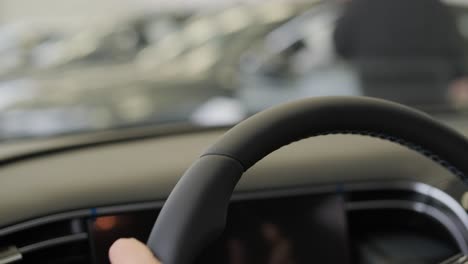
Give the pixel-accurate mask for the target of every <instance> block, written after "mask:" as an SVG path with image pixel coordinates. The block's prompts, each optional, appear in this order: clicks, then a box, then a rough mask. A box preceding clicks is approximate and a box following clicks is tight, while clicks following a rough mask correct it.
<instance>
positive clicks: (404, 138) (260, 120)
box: [147, 97, 468, 264]
mask: <svg viewBox="0 0 468 264" xmlns="http://www.w3.org/2000/svg"><path fill="white" fill-rule="evenodd" d="M342 133H350V134H359V135H365V136H371V137H378V138H382V139H386V140H389V141H392V142H395V143H398V144H401V145H404V146H406V147H408V148H410V149H413V150H415V151H417V152H419V153H421V154H422V155H424V156H426V157H428V158H430V159H432V160H433V161H435V162H437V163H439V164H440V165H442V166H444V167H445V168H446V169H448V170H450V171H451V172H452V173H453V174H455V175H456V176H458V177H460V178H461V179H462V180H463V181H464V182H465V183H468V177H467V175H468V141H467V140H466V139H465V138H464V137H463V136H462V135H460V134H458V133H457V132H455V131H453V130H452V129H450V128H448V127H446V126H444V125H442V124H441V123H439V122H438V121H436V120H434V119H432V118H431V117H429V116H428V115H426V114H424V113H421V112H419V111H416V110H413V109H411V108H409V107H405V106H402V105H399V104H396V103H391V102H387V101H384V100H378V99H371V98H363V97H325V98H312V99H304V100H300V101H296V102H292V103H287V104H284V105H280V106H277V107H273V108H271V109H268V110H266V111H263V112H261V113H258V114H256V115H254V116H252V117H250V118H248V119H246V120H245V121H243V122H241V123H240V124H238V125H236V126H235V127H233V128H232V129H231V130H229V131H228V132H226V134H224V136H222V137H221V138H220V139H219V140H218V141H217V142H216V143H215V144H214V145H212V146H211V147H210V148H208V149H207V150H206V151H205V152H204V153H203V154H202V155H201V156H200V158H199V159H198V160H197V161H195V162H194V163H193V164H192V166H190V168H189V169H188V170H187V171H186V172H185V174H184V175H183V177H182V178H181V179H180V180H179V182H178V183H177V185H176V186H175V188H174V189H173V191H172V192H171V194H170V195H169V198H168V199H167V201H166V203H165V204H164V207H163V208H162V211H161V213H160V215H159V217H158V219H157V221H156V223H155V225H154V227H153V230H152V232H151V235H150V237H149V240H148V243H147V244H148V246H149V247H150V248H151V250H152V251H153V253H154V254H155V255H156V256H157V257H158V258H159V259H160V260H161V261H162V263H164V264H188V263H191V262H193V260H194V258H195V257H196V256H197V255H198V254H199V253H200V251H201V250H202V249H203V247H204V246H205V245H206V244H207V243H209V242H211V241H212V240H213V239H214V238H216V237H217V236H218V235H220V234H221V232H222V231H223V228H224V225H225V221H226V214H227V208H228V204H229V200H230V197H231V195H232V192H233V190H234V187H235V186H236V184H237V182H238V181H239V179H240V177H241V176H242V174H243V173H244V172H245V171H247V170H248V169H249V168H250V167H252V166H253V165H254V164H255V163H256V162H258V161H259V160H261V159H262V158H263V157H265V156H267V155H268V154H270V153H271V152H273V151H275V150H277V149H279V148H281V147H282V146H285V145H287V144H290V143H292V142H295V141H298V140H301V139H304V138H308V137H312V136H317V135H326V134H342ZM463 253H465V254H467V253H468V252H463Z"/></svg>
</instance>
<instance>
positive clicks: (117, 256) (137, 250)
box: [109, 238, 161, 264]
mask: <svg viewBox="0 0 468 264" xmlns="http://www.w3.org/2000/svg"><path fill="white" fill-rule="evenodd" d="M109 259H110V262H111V263H112V264H135V263H139V264H161V262H159V261H158V260H157V259H156V258H155V257H154V256H153V253H151V251H150V250H149V248H148V247H147V246H146V245H145V244H143V243H141V242H140V241H138V240H136V239H134V238H121V239H118V240H117V241H115V242H114V244H112V246H111V247H110V249H109Z"/></svg>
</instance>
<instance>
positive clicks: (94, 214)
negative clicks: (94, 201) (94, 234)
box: [90, 207, 97, 218]
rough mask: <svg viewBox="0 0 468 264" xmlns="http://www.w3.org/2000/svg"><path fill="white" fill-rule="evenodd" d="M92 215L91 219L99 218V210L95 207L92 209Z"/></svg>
mask: <svg viewBox="0 0 468 264" xmlns="http://www.w3.org/2000/svg"><path fill="white" fill-rule="evenodd" d="M90 213H91V218H96V217H97V209H96V208H95V207H93V208H91V209H90Z"/></svg>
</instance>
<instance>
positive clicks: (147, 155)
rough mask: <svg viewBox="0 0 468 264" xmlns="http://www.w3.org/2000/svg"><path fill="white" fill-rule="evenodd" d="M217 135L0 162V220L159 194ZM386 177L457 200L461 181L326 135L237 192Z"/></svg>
mask: <svg viewBox="0 0 468 264" xmlns="http://www.w3.org/2000/svg"><path fill="white" fill-rule="evenodd" d="M222 133H223V130H221V131H219V130H218V131H205V132H198V133H193V134H181V135H174V136H167V137H162V138H152V139H145V140H140V141H132V142H127V143H119V144H111V145H106V146H100V147H95V148H85V149H78V150H76V151H69V152H63V153H60V154H57V155H46V156H44V157H38V158H34V159H29V160H25V161H22V162H18V163H12V164H9V165H7V166H3V167H0V179H1V183H2V184H1V185H0V199H1V200H2V203H1V204H0V226H5V225H8V224H11V223H15V222H19V221H22V220H26V219H31V218H34V217H39V216H44V215H48V214H53V213H58V212H63V211H69V210H76V209H82V208H92V207H99V206H108V205H116V204H126V203H134V202H142V201H154V200H162V199H164V198H165V197H166V196H167V195H168V194H169V192H170V190H171V189H172V187H173V186H174V185H175V183H176V182H177V180H178V179H179V177H180V176H181V175H182V174H183V172H184V170H185V169H186V168H187V167H188V166H189V165H190V164H191V163H192V162H193V161H194V160H195V159H196V158H197V157H198V155H199V154H200V153H201V152H202V151H203V150H204V149H205V148H206V147H208V146H209V145H210V144H211V143H212V142H214V141H215V140H216V139H217V138H218V137H219V136H221V135H222ZM387 180H408V181H418V182H424V183H428V184H430V185H432V186H435V187H438V188H440V189H442V190H449V189H450V192H451V194H452V195H453V196H454V197H455V198H456V199H457V200H459V199H460V195H461V192H457V190H455V191H453V190H452V189H453V188H452V187H453V186H462V187H463V184H461V182H460V181H458V179H456V178H455V177H454V176H452V175H451V174H450V173H449V172H447V171H446V170H445V169H443V168H442V167H440V166H439V165H437V164H435V163H433V162H431V161H430V160H428V159H426V158H425V157H422V156H421V155H419V154H418V153H416V152H414V151H410V150H407V149H406V148H404V147H402V146H399V145H396V144H394V143H390V142H386V141H383V140H380V139H375V138H369V137H363V136H353V135H331V136H320V137H315V138H310V139H306V140H302V141H299V142H296V143H293V144H291V145H288V146H286V147H283V148H282V149H280V150H278V151H277V152H275V153H273V154H271V155H269V156H268V157H266V158H265V159H264V160H262V161H261V162H259V163H258V164H257V165H255V166H254V167H253V168H252V169H251V170H249V171H248V172H247V173H246V175H245V176H244V177H243V179H242V180H241V182H240V184H239V186H238V188H237V191H254V190H265V189H274V188H288V187H298V186H299V187H300V186H306V185H326V184H330V183H348V182H361V181H374V182H375V181H387ZM455 189H457V188H455ZM458 189H460V188H458Z"/></svg>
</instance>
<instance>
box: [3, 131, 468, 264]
mask: <svg viewBox="0 0 468 264" xmlns="http://www.w3.org/2000/svg"><path fill="white" fill-rule="evenodd" d="M467 131H468V130H467ZM223 132H224V130H222V129H221V130H209V131H200V132H196V133H195V132H194V133H182V134H172V135H168V136H157V137H151V136H148V137H146V136H145V135H146V134H145V133H146V132H145V133H142V132H141V131H140V132H138V133H139V135H142V137H140V138H139V139H138V140H131V141H125V140H124V141H119V142H117V143H112V144H105V145H98V146H94V145H91V146H89V147H86V148H78V149H65V150H62V149H60V148H58V149H59V150H60V151H57V152H49V153H47V154H46V155H37V156H32V157H28V156H27V157H24V158H21V159H10V160H11V162H8V163H5V164H2V166H0V178H1V179H2V182H1V183H2V184H1V185H0V200H1V201H2V202H1V203H0V263H71V264H75V263H76V264H78V263H104V264H105V263H108V262H107V250H108V248H109V246H110V244H111V243H112V242H113V241H114V240H115V239H117V238H119V237H136V238H138V239H140V240H142V241H145V240H146V239H147V237H148V235H149V231H150V229H151V227H152V225H153V223H154V221H155V219H156V217H157V215H158V212H159V210H160V209H161V207H162V205H163V202H164V199H165V197H167V195H168V193H169V191H170V190H171V189H172V187H173V186H174V184H175V182H176V181H177V179H178V178H179V177H180V175H182V173H183V171H184V170H185V169H186V168H187V167H188V165H189V164H190V163H191V161H192V160H194V159H195V158H196V157H197V155H198V154H199V153H200V152H201V151H202V150H203V148H204V147H206V146H208V145H209V144H210V143H211V142H213V141H214V140H215V139H216V138H217V137H219V136H220V135H221V134H222V133H223ZM148 134H151V135H153V134H154V132H153V131H150V132H148ZM329 137H332V139H331V140H330V138H329ZM329 137H328V136H327V137H316V138H311V139H307V140H303V141H301V142H300V144H296V143H294V144H291V145H289V146H287V147H284V148H282V149H281V150H279V151H277V152H275V153H273V154H271V155H270V156H268V157H267V158H265V159H264V160H262V161H261V162H259V163H258V164H257V165H256V166H255V167H254V168H252V170H249V172H248V173H247V175H246V176H245V177H244V178H243V179H242V181H241V183H240V185H239V186H238V188H237V189H236V192H235V195H234V197H233V200H232V203H231V205H230V209H229V212H228V222H227V228H226V231H225V232H224V233H223V235H222V237H221V238H219V240H217V241H215V242H213V243H212V244H211V245H210V246H209V247H208V248H207V249H206V250H205V251H204V252H203V253H202V254H201V255H200V256H199V259H198V262H197V263H232V264H243V263H246V264H247V263H260V264H261V263H265V264H270V263H310V262H319V263H385V262H390V263H438V262H439V261H440V260H443V259H447V258H448V257H450V256H452V255H454V254H456V253H457V252H460V250H461V249H464V247H466V245H468V234H467V230H468V219H467V215H466V212H465V209H464V208H463V206H462V205H463V203H462V202H461V200H462V197H463V194H464V192H465V188H464V186H463V184H462V183H460V181H459V180H457V179H456V178H455V177H453V176H452V175H450V173H448V172H446V171H445V170H444V169H443V168H441V167H439V166H438V165H436V164H433V163H432V162H431V161H428V160H426V159H425V158H424V157H421V156H419V155H418V154H417V153H414V152H412V151H409V150H407V149H405V148H403V147H401V146H398V145H395V144H391V143H388V142H384V141H382V140H378V139H373V138H366V137H360V136H351V135H338V136H329ZM106 138H108V136H107V135H106ZM65 143H67V142H65ZM68 143H69V142H68ZM68 143H67V144H68ZM57 144H58V145H60V144H61V143H60V142H58V143H57ZM177 149H184V151H183V152H182V151H174V150H177ZM0 154H1V153H0ZM188 239H189V238H188ZM15 261H16V262H15Z"/></svg>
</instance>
